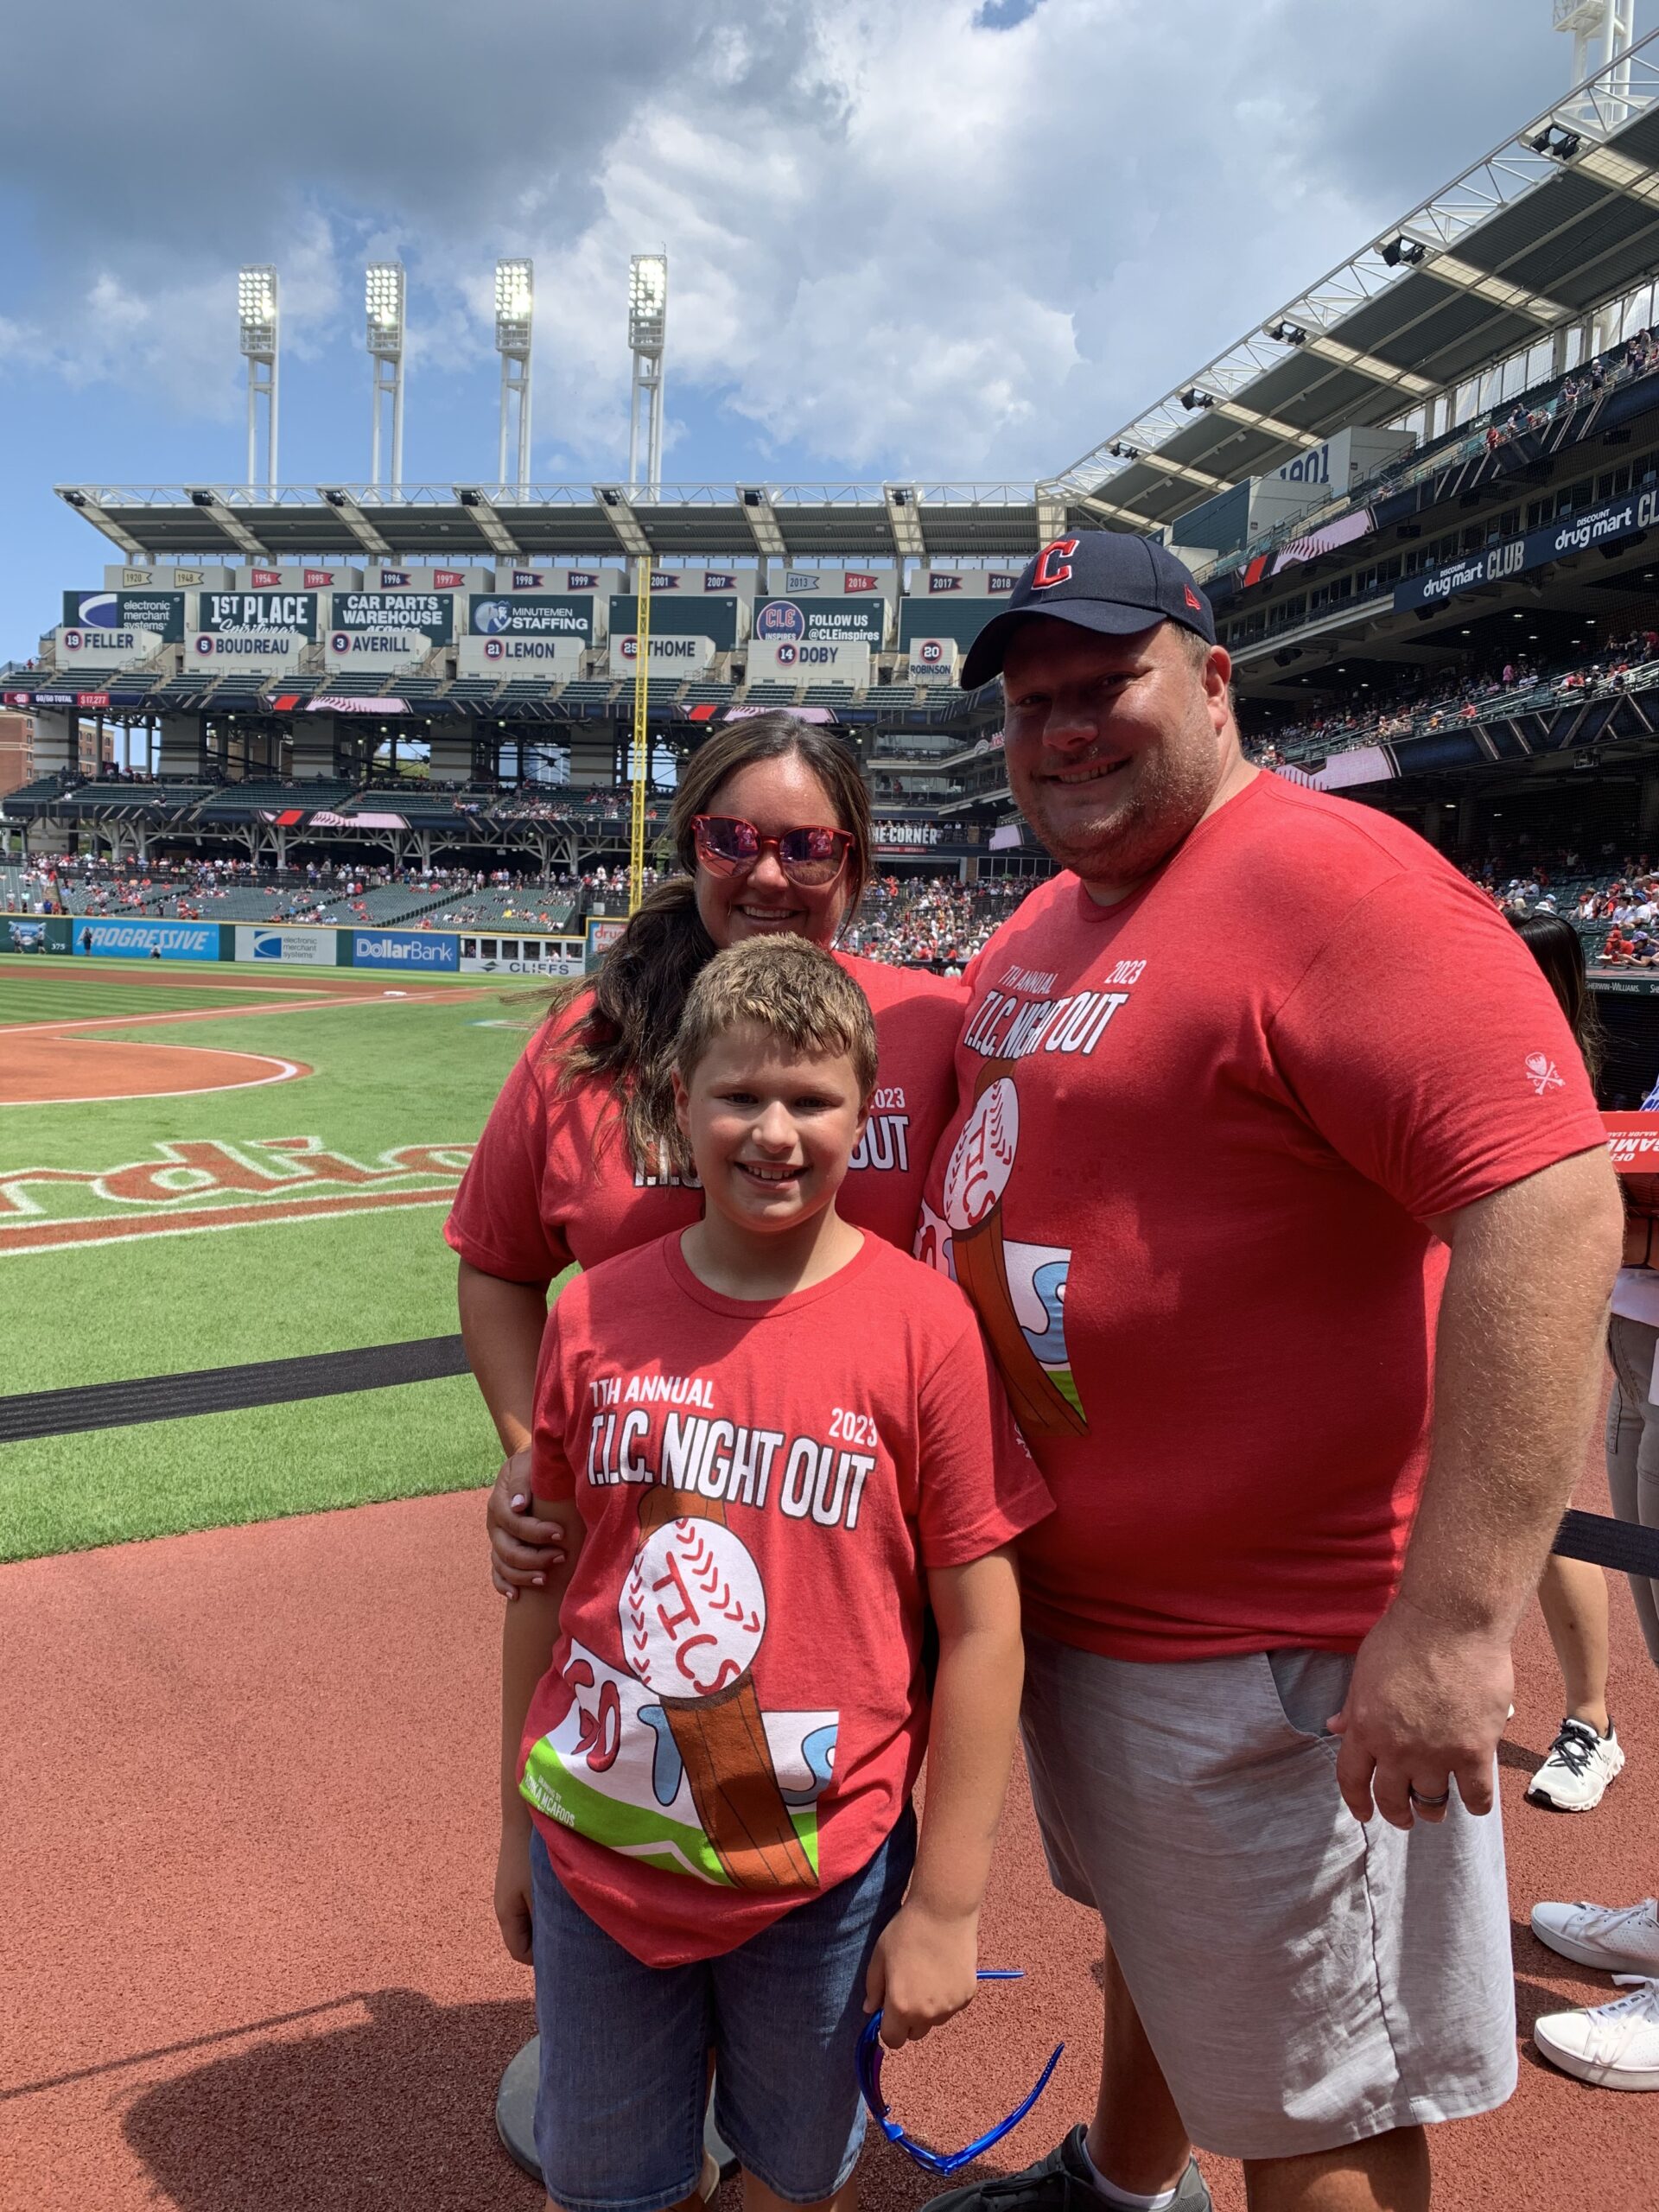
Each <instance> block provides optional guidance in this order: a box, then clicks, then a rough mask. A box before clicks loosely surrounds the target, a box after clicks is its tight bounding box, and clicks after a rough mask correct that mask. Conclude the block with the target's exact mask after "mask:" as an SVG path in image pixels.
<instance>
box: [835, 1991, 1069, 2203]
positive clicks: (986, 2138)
mask: <svg viewBox="0 0 1659 2212" xmlns="http://www.w3.org/2000/svg"><path fill="white" fill-rule="evenodd" d="M974 1978H975V1980H976V1981H1023V1980H1024V1979H1025V1974H1024V1970H1023V1968H1021V1967H981V1968H980V1970H979V1972H978V1973H977V1974H976V1976H975V1977H974ZM882 2050H883V2045H882V2042H881V2015H880V2012H874V2013H872V2015H871V2016H870V2018H868V2020H867V2021H866V2022H865V2023H864V2027H863V2031H862V2032H861V2034H860V2036H859V2038H858V2086H859V2089H860V2091H861V2094H862V2096H863V2099H864V2101H865V2103H866V2104H867V2105H868V2107H869V2108H870V2112H871V2113H872V2115H873V2116H874V2120H875V2121H876V2124H877V2126H879V2127H880V2130H881V2133H883V2134H884V2135H885V2136H886V2137H887V2140H888V2142H889V2143H896V2144H897V2145H898V2146H899V2149H900V2150H901V2151H902V2152H904V2153H905V2155H906V2158H913V2159H914V2160H915V2161H916V2163H917V2164H918V2166H921V2167H923V2168H924V2169H925V2171H927V2172H928V2173H931V2174H954V2173H957V2172H960V2171H961V2170H962V2168H963V2166H968V2165H971V2164H973V2162H974V2160H975V2159H976V2158H982V2157H983V2156H984V2154H985V2152H987V2151H988V2150H989V2149H990V2147H991V2145H993V2144H994V2143H1000V2142H1001V2140H1002V2138H1003V2137H1004V2136H1005V2135H1006V2134H1007V2133H1008V2132H1009V2130H1010V2129H1011V2128H1015V2127H1018V2126H1019V2125H1020V2121H1021V2120H1023V2119H1024V2118H1025V2116H1026V2114H1027V2113H1028V2112H1029V2111H1030V2110H1031V2108H1032V2107H1033V2105H1034V2104H1035V2103H1036V2101H1037V2100H1038V2098H1039V2097H1040V2096H1041V2095H1042V2094H1043V2091H1044V2090H1045V2089H1046V2088H1047V2087H1048V2080H1049V2076H1050V2075H1051V2074H1052V2073H1053V2071H1054V2069H1055V2068H1056V2067H1057V2066H1058V2064H1059V2063H1060V2053H1061V2052H1062V2051H1063V2050H1065V2044H1063V2043H1057V2044H1055V2046H1054V2049H1053V2051H1052V2055H1051V2056H1050V2058H1049V2062H1048V2063H1047V2065H1046V2066H1045V2067H1044V2069H1043V2070H1042V2072H1041V2073H1040V2074H1039V2075H1038V2076H1037V2086H1036V2088H1034V2089H1033V2091H1032V2093H1031V2094H1030V2095H1029V2096H1028V2097H1027V2099H1026V2100H1025V2102H1024V2103H1023V2104H1020V2105H1017V2106H1016V2107H1014V2111H1012V2112H1011V2113H1009V2114H1008V2116H1007V2119H1006V2120H999V2121H998V2122H997V2124H996V2126H995V2127H993V2128H990V2129H989V2130H988V2131H987V2133H985V2134H983V2135H977V2136H976V2137H975V2138H974V2140H973V2141H972V2142H971V2143H970V2144H969V2145H968V2147H967V2148H966V2150H963V2151H930V2150H929V2148H928V2146H927V2145H926V2144H925V2143H918V2142H917V2141H916V2140H915V2139H914V2138H913V2137H912V2136H909V2135H906V2133H905V2131H904V2129H903V2128H902V2127H901V2126H899V2122H898V2121H897V2120H893V2119H891V2118H889V2116H888V2112H889V2107H888V2105H887V2100H886V2098H885V2097H884V2096H883V2095H882V2094H881V2057H882Z"/></svg>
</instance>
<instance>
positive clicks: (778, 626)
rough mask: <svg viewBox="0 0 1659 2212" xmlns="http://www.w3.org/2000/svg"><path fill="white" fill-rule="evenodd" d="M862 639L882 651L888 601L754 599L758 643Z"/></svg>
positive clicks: (817, 643) (800, 643) (873, 649)
mask: <svg viewBox="0 0 1659 2212" xmlns="http://www.w3.org/2000/svg"><path fill="white" fill-rule="evenodd" d="M835 638H845V639H862V640H863V642H864V643H865V644H866V645H868V647H869V648H870V651H871V652H880V650H881V648H882V646H883V645H885V644H886V643H887V602H886V601H885V600H881V599H825V600H811V599H758V600H756V601H755V603H754V639H755V641H756V643H757V644H768V643H770V642H772V640H773V639H778V640H780V641H781V642H783V643H785V644H787V645H821V644H823V641H824V640H825V639H835Z"/></svg>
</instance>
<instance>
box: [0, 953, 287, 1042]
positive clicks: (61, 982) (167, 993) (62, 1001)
mask: <svg viewBox="0 0 1659 2212" xmlns="http://www.w3.org/2000/svg"><path fill="white" fill-rule="evenodd" d="M221 972H223V971H221ZM302 988H304V987H303V985H296V989H302ZM269 996H270V992H269V991H268V990H267V991H260V990H250V989H248V988H246V987H245V986H244V987H240V988H238V985H236V984H234V983H231V984H227V985H226V988H224V989H222V990H220V989H216V988H214V987H213V985H211V984H207V983H192V984H189V985H188V986H186V987H184V988H180V989H177V990H169V989H168V987H167V985H166V984H165V983H150V982H144V983H143V984H140V985H134V984H130V983H106V982H99V980H98V979H97V978H96V977H94V976H86V977H85V978H79V977H77V976H76V975H75V972H74V970H73V968H71V967H69V966H68V964H67V963H65V965H64V966H63V967H61V968H48V969H46V970H45V971H44V972H42V971H41V969H40V968H39V967H38V966H37V967H35V969H32V970H29V972H27V973H25V974H22V975H19V974H18V972H17V969H16V967H15V966H14V967H7V968H3V969H0V1027H4V1026H7V1025H15V1024H16V1023H17V1022H20V1021H99V1020H115V1021H130V1020H131V1019H132V1017H133V1015H134V1014H186V1013H188V1012H190V1011H191V1010H192V1009H193V1008H198V1007H199V1008H201V1009H204V1010H207V1011H211V1010H212V1009H213V1008H214V1007H233V1006H257V1004H258V1003H259V1001H260V1000H261V999H263V998H268V997H269Z"/></svg>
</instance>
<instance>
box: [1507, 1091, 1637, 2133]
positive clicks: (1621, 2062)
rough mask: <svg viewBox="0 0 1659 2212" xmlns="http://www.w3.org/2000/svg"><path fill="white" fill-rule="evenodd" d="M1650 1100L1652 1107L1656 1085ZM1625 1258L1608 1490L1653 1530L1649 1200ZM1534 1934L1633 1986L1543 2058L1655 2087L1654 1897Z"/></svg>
mask: <svg viewBox="0 0 1659 2212" xmlns="http://www.w3.org/2000/svg"><path fill="white" fill-rule="evenodd" d="M1645 1105H1646V1108H1648V1109H1653V1108H1656V1107H1659V1088H1656V1090H1655V1092H1654V1093H1653V1094H1652V1095H1651V1096H1649V1098H1648V1099H1647V1101H1646V1102H1645ZM1624 1262H1625V1264H1624V1266H1623V1267H1622V1268H1620V1269H1619V1271H1618V1281H1617V1283H1616V1284H1615V1285H1614V1287H1613V1314H1612V1319H1611V1323H1610V1324H1609V1325H1608V1331H1607V1351H1608V1356H1609V1357H1610V1358H1611V1361H1612V1363H1613V1394H1612V1396H1611V1400H1610V1401H1609V1403H1608V1407H1607V1489H1608V1492H1609V1494H1610V1496H1611V1499H1612V1506H1613V1511H1614V1513H1615V1514H1616V1515H1617V1516H1618V1519H1619V1520H1621V1521H1634V1522H1639V1523H1640V1525H1641V1526H1642V1527H1643V1528H1644V1529H1659V1401H1656V1399H1655V1396H1654V1390H1655V1386H1656V1382H1659V1367H1656V1361H1659V1224H1656V1222H1655V1220H1654V1219H1653V1217H1651V1216H1650V1215H1649V1212H1648V1211H1647V1210H1646V1209H1645V1207H1643V1208H1642V1209H1639V1210H1638V1209H1635V1208H1633V1209H1632V1211H1631V1217H1630V1222H1629V1224H1628V1226H1627V1228H1626V1230H1625V1237H1624ZM1630 1596H1631V1598H1632V1599H1633V1600H1634V1601H1635V1605H1636V1618H1637V1621H1638V1623H1639V1624H1640V1625H1641V1630H1642V1634H1643V1639H1644V1641H1645V1642H1646V1643H1647V1647H1648V1656H1649V1658H1650V1659H1651V1660H1652V1661H1653V1663H1654V1665H1655V1666H1656V1667H1659V1581H1655V1580H1652V1579H1651V1578H1650V1577H1649V1576H1647V1575H1645V1574H1633V1575H1631V1576H1630ZM1532 1932H1533V1934H1534V1935H1535V1936H1537V1938H1538V1940H1539V1942H1541V1943H1548V1946H1549V1948H1551V1950H1553V1951H1559V1952H1560V1954H1561V1955H1562V1957H1563V1958H1567V1959H1571V1960H1572V1961H1573V1963H1574V1964H1575V1965H1577V1966H1583V1967H1596V1968H1598V1969H1599V1971H1600V1972H1601V1973H1603V1974H1611V1975H1612V1976H1613V1977H1614V1979H1615V1980H1617V1981H1618V1982H1621V1983H1624V1984H1628V1985H1630V1995H1629V1996H1628V1997H1616V1998H1614V1999H1612V2000H1611V2003H1609V2004H1606V2005H1589V2006H1585V2007H1580V2008H1577V2009H1575V2010H1573V2011H1571V2012H1551V2013H1548V2014H1546V2015H1545V2016H1544V2017H1543V2018H1541V2019H1539V2020H1537V2021H1535V2023H1534V2024H1533V2031H1532V2039H1533V2041H1534V2043H1535V2044H1536V2045H1537V2047H1538V2049H1539V2050H1541V2052H1542V2053H1543V2055H1544V2056H1545V2057H1546V2058H1548V2060H1549V2061H1550V2062H1551V2063H1552V2064H1553V2065H1555V2066H1559V2067H1560V2068H1561V2069H1562V2070H1563V2071H1564V2072H1566V2073H1568V2074H1576V2075H1578V2077H1579V2079H1580V2081H1581V2082H1595V2083H1596V2084H1597V2085H1598V2087H1599V2088H1605V2089H1659V1904H1656V1903H1655V1901H1654V1899H1653V1898H1652V1897H1644V1898H1643V1901H1642V1902H1641V1904H1633V1905H1598V1904H1589V1903H1587V1902H1585V1901H1583V1900H1580V1902H1578V1903H1577V1904H1567V1903H1554V1902H1552V1903H1549V1904H1539V1905H1535V1906H1534V1907H1533V1912H1532Z"/></svg>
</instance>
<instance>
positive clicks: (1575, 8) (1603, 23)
mask: <svg viewBox="0 0 1659 2212" xmlns="http://www.w3.org/2000/svg"><path fill="white" fill-rule="evenodd" d="M1554 7H1555V28H1556V29H1557V30H1558V31H1570V32H1571V33H1572V34H1573V77H1572V83H1573V85H1574V86H1578V85H1581V84H1582V83H1583V82H1584V80H1585V79H1586V77H1593V76H1596V75H1598V74H1599V73H1600V72H1601V71H1602V70H1604V69H1605V68H1608V67H1610V66H1611V64H1612V63H1613V62H1615V61H1617V60H1618V58H1619V56H1620V55H1621V54H1628V53H1629V52H1630V48H1631V47H1632V46H1633V45H1634V44H1635V41H1636V0H1554ZM1629 89H1630V69H1629V67H1628V65H1627V66H1626V67H1625V68H1624V71H1623V72H1621V73H1618V74H1616V75H1615V76H1614V77H1613V78H1612V79H1611V80H1610V81H1609V82H1607V83H1606V84H1605V85H1604V86H1603V87H1602V90H1603V92H1604V94H1605V95H1607V96H1610V97H1611V99H1612V100H1614V101H1618V99H1620V98H1621V96H1622V95H1623V94H1624V93H1625V92H1628V91H1629ZM1621 113H1622V111H1621V110H1619V109H1618V108H1617V107H1615V109H1614V111H1613V118H1610V119H1618V118H1619V117H1620V115H1621Z"/></svg>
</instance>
